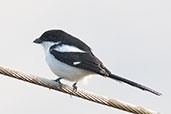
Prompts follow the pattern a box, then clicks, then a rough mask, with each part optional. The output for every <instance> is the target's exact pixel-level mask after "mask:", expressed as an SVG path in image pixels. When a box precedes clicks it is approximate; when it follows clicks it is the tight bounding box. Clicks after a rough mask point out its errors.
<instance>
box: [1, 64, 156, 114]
mask: <svg viewBox="0 0 171 114" xmlns="http://www.w3.org/2000/svg"><path fill="white" fill-rule="evenodd" d="M0 74H3V75H6V76H9V77H13V78H16V79H19V80H23V81H26V82H30V83H33V84H36V85H40V86H43V87H47V88H49V89H54V90H58V91H60V92H64V93H67V94H70V95H73V96H77V97H80V98H83V99H86V100H89V101H93V102H96V103H99V104H103V105H107V106H110V107H113V108H117V109H120V110H123V111H127V112H131V113H134V114H159V113H158V112H154V111H149V110H147V109H144V108H142V107H139V106H134V105H129V104H127V103H123V102H121V101H119V100H115V99H109V98H104V97H102V96H98V95H94V94H92V93H88V92H85V91H83V90H77V91H76V92H75V91H73V88H72V87H70V86H68V85H65V84H62V86H60V85H59V83H58V82H55V81H53V80H48V79H45V78H41V77H37V76H33V75H28V74H24V73H21V72H18V71H15V70H12V69H7V68H3V67H0Z"/></svg>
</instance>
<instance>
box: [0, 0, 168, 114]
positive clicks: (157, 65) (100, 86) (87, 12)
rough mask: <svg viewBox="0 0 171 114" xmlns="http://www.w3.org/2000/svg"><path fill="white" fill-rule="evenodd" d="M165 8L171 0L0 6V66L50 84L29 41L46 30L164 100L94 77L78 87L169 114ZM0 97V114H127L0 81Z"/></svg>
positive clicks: (2, 0) (7, 1)
mask: <svg viewBox="0 0 171 114" xmlns="http://www.w3.org/2000/svg"><path fill="white" fill-rule="evenodd" d="M170 6H171V1H170V0H143V1H137V0H84V1H83V0H70V1H69V0H27V1H26V0H13V1H11V0H0V31H1V32H0V38H1V42H0V52H1V59H0V66H4V67H8V68H13V69H16V70H18V71H22V72H25V73H28V74H33V75H37V76H42V77H44V78H48V79H56V78H57V77H56V75H54V74H53V73H52V72H51V71H50V69H49V67H48V65H47V64H46V61H45V58H44V53H43V50H42V48H41V46H38V45H35V44H33V43H32V41H33V40H34V39H36V38H38V37H39V36H40V35H41V34H42V33H43V32H45V31H46V30H50V29H62V30H64V31H66V32H68V33H70V34H72V35H73V36H76V37H77V38H79V39H81V40H82V41H84V42H85V43H87V44H88V45H89V46H90V47H91V48H92V49H93V52H94V54H95V55H96V56H97V57H98V58H100V59H101V61H103V63H104V64H105V66H106V67H108V69H110V70H111V72H112V73H115V74H118V75H121V76H123V77H126V78H128V79H131V80H134V81H136V82H139V83H141V84H144V85H146V86H149V87H151V88H153V89H155V90H158V91H159V92H162V93H163V96H161V97H158V96H155V95H153V94H151V93H148V92H144V91H141V90H139V89H136V88H134V87H131V86H129V85H127V84H120V83H118V82H116V81H113V80H111V79H107V78H103V77H102V76H99V75H94V76H91V78H90V79H88V83H86V84H85V83H84V81H80V82H79V83H78V85H77V86H78V88H80V89H84V90H86V91H90V92H92V93H95V94H99V95H102V96H106V97H109V98H115V99H118V100H121V101H124V102H128V103H131V104H134V105H139V106H142V107H146V108H148V109H152V110H154V111H159V112H161V113H162V114H169V113H171V111H170V109H169V108H170V105H171V103H170V102H169V101H170V100H171V91H170V87H171V83H170V81H171V77H170V76H171V70H170V68H171V51H170V50H171V7H170ZM62 82H63V83H66V84H68V85H71V84H72V83H70V82H67V81H62ZM0 90H1V92H0V114H56V113H62V114H67V113H74V114H80V113H81V114H88V113H97V114H105V113H106V114H107V113H113V114H128V113H127V112H123V111H120V110H117V109H113V108H110V107H107V106H103V105H99V104H96V103H92V102H89V101H86V100H82V99H80V98H76V97H72V98H71V97H70V96H69V95H66V94H63V93H60V92H56V91H53V90H49V89H47V88H43V87H39V86H36V85H33V84H29V83H26V82H23V81H18V80H16V79H12V78H8V77H5V76H3V75H0Z"/></svg>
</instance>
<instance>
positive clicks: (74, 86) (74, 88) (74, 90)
mask: <svg viewBox="0 0 171 114" xmlns="http://www.w3.org/2000/svg"><path fill="white" fill-rule="evenodd" d="M76 84H77V82H75V83H74V84H73V85H72V87H73V92H77V86H76Z"/></svg>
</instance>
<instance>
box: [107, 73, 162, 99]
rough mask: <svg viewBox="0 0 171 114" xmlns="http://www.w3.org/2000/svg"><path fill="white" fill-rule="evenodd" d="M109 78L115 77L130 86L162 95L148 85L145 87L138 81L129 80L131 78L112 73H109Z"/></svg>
mask: <svg viewBox="0 0 171 114" xmlns="http://www.w3.org/2000/svg"><path fill="white" fill-rule="evenodd" d="M109 78H112V79H115V80H118V81H121V82H124V83H127V84H129V85H131V86H134V87H137V88H139V89H142V90H144V91H148V92H151V93H153V94H155V95H158V96H160V95H162V94H161V93H159V92H157V91H155V90H153V89H151V88H149V87H146V86H144V85H141V84H139V83H136V82H133V81H131V80H128V79H126V78H122V77H120V76H117V75H114V74H111V75H110V76H109Z"/></svg>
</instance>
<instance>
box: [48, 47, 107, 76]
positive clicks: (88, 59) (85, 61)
mask: <svg viewBox="0 0 171 114" xmlns="http://www.w3.org/2000/svg"><path fill="white" fill-rule="evenodd" d="M50 53H51V54H52V55H53V56H54V57H55V58H56V59H58V60H59V61H61V62H63V63H65V64H68V65H71V66H74V67H77V68H81V69H84V70H88V71H90V72H94V73H97V74H100V75H103V76H108V75H109V72H108V70H107V69H105V67H104V66H103V64H102V62H101V61H100V60H99V59H97V58H96V57H95V56H94V55H93V54H92V53H91V51H90V52H85V53H80V52H59V51H56V50H54V49H53V48H51V49H50ZM74 62H80V63H79V64H74Z"/></svg>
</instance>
